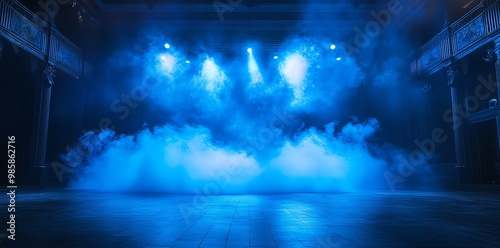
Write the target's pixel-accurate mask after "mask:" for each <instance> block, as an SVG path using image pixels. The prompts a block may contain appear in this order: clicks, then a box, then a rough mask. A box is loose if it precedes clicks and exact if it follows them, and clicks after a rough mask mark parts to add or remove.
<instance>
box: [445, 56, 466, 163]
mask: <svg viewBox="0 0 500 248" xmlns="http://www.w3.org/2000/svg"><path fill="white" fill-rule="evenodd" d="M446 76H447V77H448V86H450V89H451V106H452V107H451V108H452V113H453V136H454V138H455V159H456V167H465V164H464V138H463V126H462V123H463V121H461V120H459V118H462V117H461V116H459V114H458V113H460V111H461V110H460V109H459V108H460V94H459V91H458V86H457V83H456V82H455V78H456V77H457V70H456V69H455V67H453V65H451V66H449V67H448V68H447V69H446Z"/></svg>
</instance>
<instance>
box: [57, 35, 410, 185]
mask: <svg viewBox="0 0 500 248" xmlns="http://www.w3.org/2000/svg"><path fill="white" fill-rule="evenodd" d="M165 41H167V39H166V37H163V36H161V35H149V36H147V38H146V39H145V40H144V41H142V42H141V43H140V45H138V47H134V48H131V49H130V51H120V52H117V53H116V54H115V55H114V56H112V58H111V59H109V61H108V66H109V67H112V68H115V69H117V70H119V69H120V68H136V69H134V70H133V71H132V72H129V74H128V75H130V77H129V78H128V79H127V80H126V81H125V82H122V84H123V85H127V87H130V88H136V89H140V91H138V95H140V96H141V101H140V103H139V104H144V105H146V106H148V108H149V109H151V110H152V113H153V115H154V116H156V117H161V118H160V119H161V120H163V121H162V123H161V124H154V125H150V124H148V123H145V124H144V127H143V129H142V130H137V132H135V133H132V134H118V133H115V132H114V131H111V130H101V131H100V132H88V133H86V134H85V135H83V136H82V137H81V138H80V140H79V145H80V146H82V147H84V148H85V150H86V151H87V152H86V154H85V156H84V158H83V159H82V158H78V159H75V157H76V156H74V154H71V152H69V153H68V154H63V155H61V158H62V160H63V161H65V163H67V164H69V165H71V166H72V167H75V168H76V169H75V173H74V176H73V179H72V181H71V182H70V187H72V188H75V189H88V190H102V191H159V192H172V193H198V192H205V193H209V194H219V193H274V192H325V191H351V190H356V189H361V188H373V187H377V188H380V187H387V181H386V178H385V177H384V172H386V171H387V170H394V168H395V167H396V166H397V164H398V163H400V162H401V161H400V158H401V157H407V154H406V153H405V151H403V150H402V149H399V148H397V147H395V146H392V145H391V144H388V143H387V142H383V141H380V140H379V139H378V138H377V137H378V134H379V133H380V132H381V130H383V127H382V126H381V125H380V122H379V121H378V120H377V119H376V118H375V117H370V118H364V119H358V118H357V117H356V115H357V113H356V112H355V111H352V112H349V107H348V106H349V104H350V98H352V97H353V96H356V94H358V93H357V92H358V87H360V86H362V85H369V86H370V87H371V88H376V87H380V88H381V90H384V89H386V88H387V87H391V86H393V85H394V84H396V83H401V81H402V80H401V78H402V77H403V76H402V75H399V74H398V70H397V69H398V68H400V67H401V65H402V64H403V63H404V60H400V59H397V58H394V59H387V60H385V62H384V63H383V64H377V63H376V62H375V61H376V60H375V59H374V58H371V57H376V56H375V55H373V54H367V55H365V56H366V58H369V59H370V61H366V60H363V61H361V62H359V58H356V57H353V56H347V55H346V54H342V53H340V52H339V51H332V50H330V44H331V43H332V41H330V40H328V39H326V38H321V37H307V38H290V39H289V40H287V41H286V42H284V43H283V45H282V48H281V49H280V50H279V51H277V52H276V53H275V54H272V56H274V55H276V56H278V59H273V58H272V56H271V55H266V54H264V53H259V52H258V44H256V46H254V47H253V52H252V54H249V53H248V52H247V51H246V47H243V48H242V49H241V51H239V52H238V53H239V54H240V55H238V56H233V57H230V58H228V57H226V56H224V55H223V54H218V53H217V52H213V51H212V52H211V51H209V50H204V49H200V50H198V53H193V52H192V51H189V50H185V48H183V47H177V46H176V45H175V44H172V45H171V47H170V48H169V49H166V48H165V47H164V46H163V44H164V43H165ZM374 45H375V44H374ZM139 46H140V47H139ZM367 49H369V48H367ZM339 57H340V58H341V60H338V59H337V58H339ZM187 60H189V62H190V63H186V61H187ZM370 63H372V64H370ZM370 67H373V68H377V71H378V72H377V75H374V72H373V71H370V70H369V69H367V68H370ZM139 93H140V94H139ZM396 104H397V103H396ZM345 116H348V120H349V121H345V120H346V118H345ZM349 116H350V117H349ZM129 118H130V117H129Z"/></svg>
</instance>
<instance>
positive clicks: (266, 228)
mask: <svg viewBox="0 0 500 248" xmlns="http://www.w3.org/2000/svg"><path fill="white" fill-rule="evenodd" d="M7 204H8V197H4V200H2V201H1V204H0V205H1V206H0V207H1V208H2V209H5V210H4V211H2V213H4V214H2V216H3V219H4V220H6V219H7V214H5V213H6V212H7V211H6V210H7ZM2 222H3V223H5V221H2ZM3 225H5V228H1V229H0V234H1V236H0V238H1V239H0V240H1V243H0V247H30V248H31V247H51V248H58V247H64V248H67V247H212V248H216V247H231V248H233V247H234V248H238V247H287V248H291V247H316V248H317V247H321V248H326V247H341V248H344V247H345V248H348V247H447V248H450V247H471V248H472V247H473V248H478V247H500V245H499V244H500V197H498V195H495V194H480V193H465V192H437V193H429V192H411V191H396V192H362V193H339V194H286V195H220V196H204V195H198V196H186V195H168V194H106V193H91V192H78V191H50V192H48V191H47V190H45V191H38V192H37V191H18V192H17V195H16V236H15V238H16V240H15V241H11V240H9V239H7V237H6V235H5V232H6V231H5V230H6V226H7V224H3ZM2 232H3V233H2Z"/></svg>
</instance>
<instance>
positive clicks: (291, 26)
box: [94, 0, 426, 47]
mask: <svg viewBox="0 0 500 248" xmlns="http://www.w3.org/2000/svg"><path fill="white" fill-rule="evenodd" d="M94 1H95V3H96V6H98V8H99V9H100V10H101V12H102V13H103V22H104V23H105V24H106V25H107V26H108V27H111V28H113V29H114V30H116V29H127V30H130V29H140V28H152V27H153V28H158V29H160V30H164V31H165V32H167V33H168V32H175V33H176V34H178V35H181V36H189V37H193V36H199V37H203V36H218V40H217V42H216V43H217V45H219V46H222V47H227V46H233V44H238V43H241V42H242V41H244V40H248V39H255V40H259V41H261V42H262V43H263V45H264V46H271V47H272V46H276V45H278V44H281V42H282V41H283V39H284V38H285V37H288V36H291V35H302V34H303V35H321V36H326V37H331V38H332V39H339V40H343V39H348V38H350V37H351V38H352V37H353V36H354V35H355V32H354V30H353V29H354V27H356V26H359V27H361V28H364V26H365V25H366V23H367V22H369V21H372V20H374V19H373V16H372V15H371V14H370V11H376V12H379V11H384V10H387V9H388V3H389V2H390V1H389V0H354V1H353V0H335V1H333V0H309V1H304V0H291V1H290V0H184V1H181V0H159V1H152V0H94ZM425 1H426V0H401V5H402V6H403V10H404V13H402V14H400V15H399V16H394V18H392V20H393V22H394V23H401V22H402V21H401V20H404V18H403V17H404V16H408V15H409V13H411V12H413V11H414V10H416V9H418V8H416V7H419V5H421V3H422V2H425ZM394 20H396V21H394ZM221 40H224V42H223V43H224V44H221Z"/></svg>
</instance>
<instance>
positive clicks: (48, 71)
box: [43, 65, 56, 87]
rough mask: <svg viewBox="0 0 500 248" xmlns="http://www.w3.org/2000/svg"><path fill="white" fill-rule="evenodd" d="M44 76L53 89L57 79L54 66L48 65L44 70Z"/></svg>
mask: <svg viewBox="0 0 500 248" xmlns="http://www.w3.org/2000/svg"><path fill="white" fill-rule="evenodd" d="M43 76H44V77H45V78H46V79H47V81H48V82H49V87H52V85H54V79H55V78H56V70H55V69H54V66H52V65H48V66H47V67H45V69H44V70H43Z"/></svg>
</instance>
